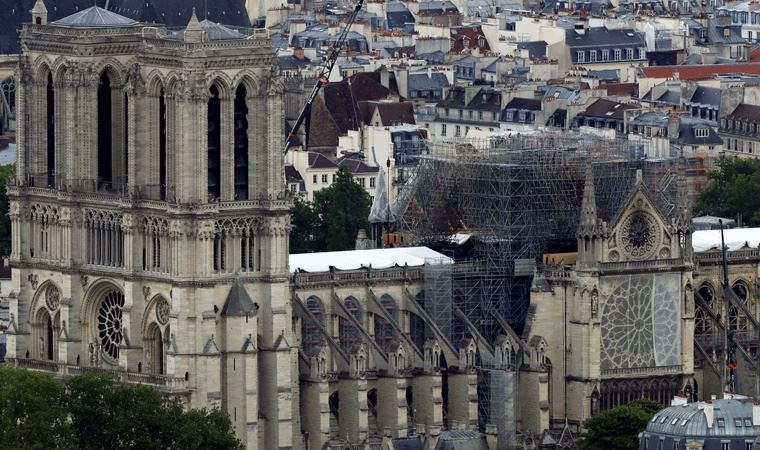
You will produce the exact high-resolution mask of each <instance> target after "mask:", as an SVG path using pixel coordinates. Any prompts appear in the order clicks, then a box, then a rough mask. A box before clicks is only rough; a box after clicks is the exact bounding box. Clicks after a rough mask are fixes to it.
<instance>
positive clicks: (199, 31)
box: [185, 8, 205, 42]
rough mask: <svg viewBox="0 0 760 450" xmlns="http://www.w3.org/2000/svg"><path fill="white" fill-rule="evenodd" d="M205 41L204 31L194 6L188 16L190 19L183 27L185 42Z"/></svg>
mask: <svg viewBox="0 0 760 450" xmlns="http://www.w3.org/2000/svg"><path fill="white" fill-rule="evenodd" d="M203 41H205V32H204V31H203V27H202V26H201V23H200V22H199V21H198V16H197V15H196V14H195V8H193V14H192V15H191V16H190V21H189V22H188V23H187V27H186V28H185V42H203Z"/></svg>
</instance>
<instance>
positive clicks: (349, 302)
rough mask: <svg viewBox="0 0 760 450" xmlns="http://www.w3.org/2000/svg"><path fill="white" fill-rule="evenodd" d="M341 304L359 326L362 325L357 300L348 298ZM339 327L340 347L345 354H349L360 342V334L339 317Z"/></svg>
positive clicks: (360, 311) (359, 305)
mask: <svg viewBox="0 0 760 450" xmlns="http://www.w3.org/2000/svg"><path fill="white" fill-rule="evenodd" d="M343 304H344V305H345V307H346V310H348V312H349V314H351V317H353V318H354V319H355V320H356V321H357V322H359V323H360V324H361V323H362V307H361V304H359V300H357V299H356V298H354V297H348V298H347V299H346V300H345V301H344V302H343ZM338 322H339V327H340V335H339V336H340V346H341V348H342V349H343V351H345V352H351V351H352V350H353V349H354V347H355V346H356V344H358V343H359V342H361V332H360V331H359V329H358V328H356V326H355V325H354V324H353V323H351V322H350V321H349V320H348V319H346V318H344V317H340V319H339V320H338Z"/></svg>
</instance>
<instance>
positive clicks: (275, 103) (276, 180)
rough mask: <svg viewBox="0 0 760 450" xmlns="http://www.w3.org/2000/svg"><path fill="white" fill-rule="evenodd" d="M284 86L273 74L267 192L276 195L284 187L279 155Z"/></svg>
mask: <svg viewBox="0 0 760 450" xmlns="http://www.w3.org/2000/svg"><path fill="white" fill-rule="evenodd" d="M283 92H284V86H283V84H282V82H281V81H280V79H279V76H277V75H274V78H273V79H272V80H271V82H270V86H269V91H268V98H267V104H268V108H267V110H268V117H267V147H266V148H267V150H266V151H267V156H268V158H267V178H266V180H267V181H266V186H267V187H266V190H267V194H269V195H272V196H276V195H277V194H278V193H280V192H281V191H282V190H283V189H284V180H285V175H284V172H283V171H284V170H285V169H284V166H283V163H284V161H283V157H282V155H281V152H282V148H283V145H284V144H283V142H284V141H283V135H284V131H285V129H284V124H285V111H284V110H283V103H282V94H283Z"/></svg>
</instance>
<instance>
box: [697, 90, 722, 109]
mask: <svg viewBox="0 0 760 450" xmlns="http://www.w3.org/2000/svg"><path fill="white" fill-rule="evenodd" d="M690 102H691V103H700V104H702V105H711V106H715V107H716V108H717V107H720V89H719V88H714V87H707V86H699V87H697V89H696V90H695V91H694V95H692V96H691V100H690Z"/></svg>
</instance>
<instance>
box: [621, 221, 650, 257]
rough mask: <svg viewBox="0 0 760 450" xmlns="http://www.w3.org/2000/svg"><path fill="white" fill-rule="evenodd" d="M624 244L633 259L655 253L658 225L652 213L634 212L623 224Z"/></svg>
mask: <svg viewBox="0 0 760 450" xmlns="http://www.w3.org/2000/svg"><path fill="white" fill-rule="evenodd" d="M621 234H622V240H623V242H622V245H623V248H624V249H625V252H626V253H627V254H628V256H629V257H631V258H633V259H644V258H648V257H650V256H651V255H652V253H654V250H655V244H656V243H657V235H658V227H657V222H656V221H655V220H654V217H652V215H650V214H648V213H645V212H641V211H639V212H636V213H634V214H632V215H631V216H630V217H629V218H628V219H627V220H626V221H625V223H624V224H623V228H622V233H621Z"/></svg>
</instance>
